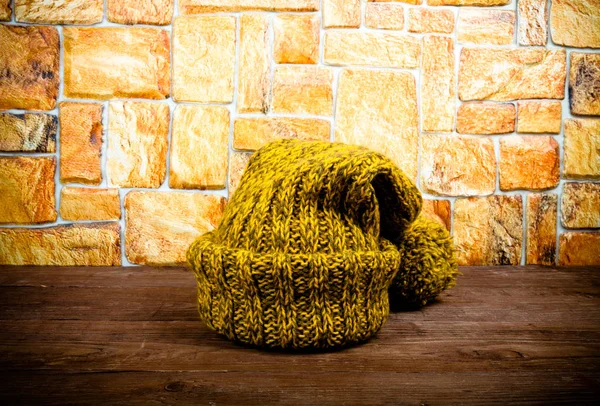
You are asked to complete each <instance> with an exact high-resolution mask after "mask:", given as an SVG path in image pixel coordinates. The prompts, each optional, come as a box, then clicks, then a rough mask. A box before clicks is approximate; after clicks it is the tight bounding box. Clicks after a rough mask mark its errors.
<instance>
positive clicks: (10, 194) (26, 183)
mask: <svg viewBox="0 0 600 406" xmlns="http://www.w3.org/2000/svg"><path fill="white" fill-rule="evenodd" d="M55 172H56V159H55V158H54V157H52V158H25V157H20V156H16V157H0V207H2V210H0V224H2V223H4V224H6V223H15V224H34V223H51V222H53V221H56V210H55V197H54V196H55V194H54V188H55V186H54V173H55ZM0 230H1V229H0Z"/></svg>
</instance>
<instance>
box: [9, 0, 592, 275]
mask: <svg viewBox="0 0 600 406" xmlns="http://www.w3.org/2000/svg"><path fill="white" fill-rule="evenodd" d="M0 20H2V21H3V22H2V23H0V110H3V112H2V113H0V263H1V264H39V265H46V264H58V265H121V264H129V263H133V264H157V265H170V264H182V263H184V261H185V257H184V253H185V249H186V248H187V246H188V245H189V244H190V243H191V242H192V240H193V239H194V238H195V237H197V236H198V235H199V234H201V233H203V232H206V231H208V230H210V229H212V228H214V227H215V226H216V225H217V224H218V222H219V219H220V217H221V215H222V212H223V208H224V206H225V204H226V202H227V198H228V196H230V195H231V193H232V192H233V191H234V190H235V188H236V186H237V184H238V182H239V180H240V177H241V174H242V172H243V170H244V168H245V165H246V164H247V162H248V159H249V157H250V156H251V154H252V151H254V150H256V149H258V148H260V147H261V146H262V145H264V144H265V143H267V142H268V141H271V140H274V139H278V138H286V137H295V138H301V139H314V140H330V141H340V142H345V143H356V144H362V145H365V146H368V147H370V148H372V149H374V150H377V151H380V152H382V153H384V154H386V155H387V156H389V157H390V158H391V159H392V160H393V161H394V162H396V163H397V165H398V166H399V167H400V168H401V169H403V170H404V171H405V172H406V173H407V174H408V175H409V176H410V177H411V178H413V179H414V180H415V181H416V182H417V183H418V185H419V187H420V189H421V191H422V192H423V194H424V197H425V198H426V202H425V206H424V215H427V216H429V217H431V218H434V219H436V220H437V221H439V222H440V223H441V224H442V225H444V226H445V227H447V228H448V229H449V230H451V232H452V234H453V236H454V239H455V242H456V245H457V249H458V256H459V261H460V263H461V264H463V265H502V264H545V265H555V264H560V265H582V264H596V265H598V264H600V232H599V231H598V229H599V228H600V183H599V181H600V53H599V48H600V0H570V1H568V0H554V1H551V2H550V1H546V0H522V1H516V0H512V1H511V0H404V1H402V0H398V1H394V0H381V1H377V0H370V1H364V0H363V1H361V0H106V1H105V0H57V1H54V2H49V1H42V0H13V1H11V0H0Z"/></svg>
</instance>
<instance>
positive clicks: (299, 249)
mask: <svg viewBox="0 0 600 406" xmlns="http://www.w3.org/2000/svg"><path fill="white" fill-rule="evenodd" d="M421 206H422V198H421V194H420V192H419V191H418V189H417V188H416V186H415V185H414V183H413V182H412V181H411V180H410V179H409V178H407V177H406V176H405V174H404V173H403V172H402V171H401V170H400V169H398V168H397V167H396V166H395V165H394V164H393V162H391V161H390V160H389V159H388V158H387V157H385V156H384V155H382V154H379V153H377V152H374V151H371V150H369V149H367V148H365V147H361V146H358V145H349V144H343V143H336V142H324V141H301V140H295V139H283V140H278V141H273V142H271V143H268V144H266V145H265V146H263V147H262V148H261V149H259V150H258V151H256V152H255V153H254V154H253V155H252V157H251V158H250V161H249V163H248V166H247V168H246V170H245V172H244V173H243V175H242V178H241V180H240V183H239V186H238V188H237V189H236V191H235V193H234V194H233V196H232V197H231V198H230V201H229V202H228V204H227V205H226V207H225V210H224V213H223V216H222V217H221V221H220V223H219V225H218V227H217V228H216V229H214V230H212V231H210V232H207V233H205V234H203V235H202V236H200V237H199V238H198V239H197V240H196V241H195V242H194V243H193V244H192V245H191V246H190V248H189V249H188V252H187V258H188V261H189V263H190V264H191V265H192V268H193V270H194V272H195V275H196V280H197V285H198V309H199V313H200V317H201V318H202V319H203V320H204V321H205V322H206V324H207V325H208V326H210V327H211V328H213V329H214V330H216V331H217V332H219V333H221V334H223V335H225V336H227V337H228V338H230V339H232V340H236V341H240V342H243V343H247V344H252V345H260V346H269V347H283V348H306V347H321V348H323V347H332V346H340V345H346V344H351V343H356V342H360V341H363V340H366V339H368V338H369V337H371V336H372V335H373V334H375V333H376V332H377V331H378V330H379V329H380V327H381V326H382V324H383V323H384V322H385V320H386V318H387V316H388V313H389V299H388V288H389V286H390V284H391V282H392V279H393V278H394V276H395V275H396V272H397V271H398V269H399V265H400V260H401V255H400V252H399V251H398V249H397V248H396V247H395V246H394V245H393V244H392V243H391V242H390V241H388V240H390V239H392V238H394V237H396V236H398V235H400V234H402V233H403V232H404V231H405V230H406V229H407V228H408V227H409V226H410V224H411V223H412V222H413V221H414V220H415V219H416V217H417V216H418V214H419V213H420V211H421Z"/></svg>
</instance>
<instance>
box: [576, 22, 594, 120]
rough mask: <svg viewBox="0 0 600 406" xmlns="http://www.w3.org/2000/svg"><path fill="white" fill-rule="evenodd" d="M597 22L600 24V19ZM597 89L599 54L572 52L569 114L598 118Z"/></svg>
mask: <svg viewBox="0 0 600 406" xmlns="http://www.w3.org/2000/svg"><path fill="white" fill-rule="evenodd" d="M598 22H599V23H600V19H599V20H598ZM599 32H600V29H599ZM599 87H600V54H598V53H595V54H588V53H581V52H572V53H571V70H570V72H569V102H570V103H569V104H570V106H571V113H573V114H581V115H592V116H600V92H599V91H598V88H599Z"/></svg>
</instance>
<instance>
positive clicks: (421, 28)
mask: <svg viewBox="0 0 600 406" xmlns="http://www.w3.org/2000/svg"><path fill="white" fill-rule="evenodd" d="M408 31H409V32H418V33H426V32H431V33H442V34H450V33H451V32H452V31H454V13H453V12H452V10H446V9H432V8H411V9H409V10H408Z"/></svg>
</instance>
